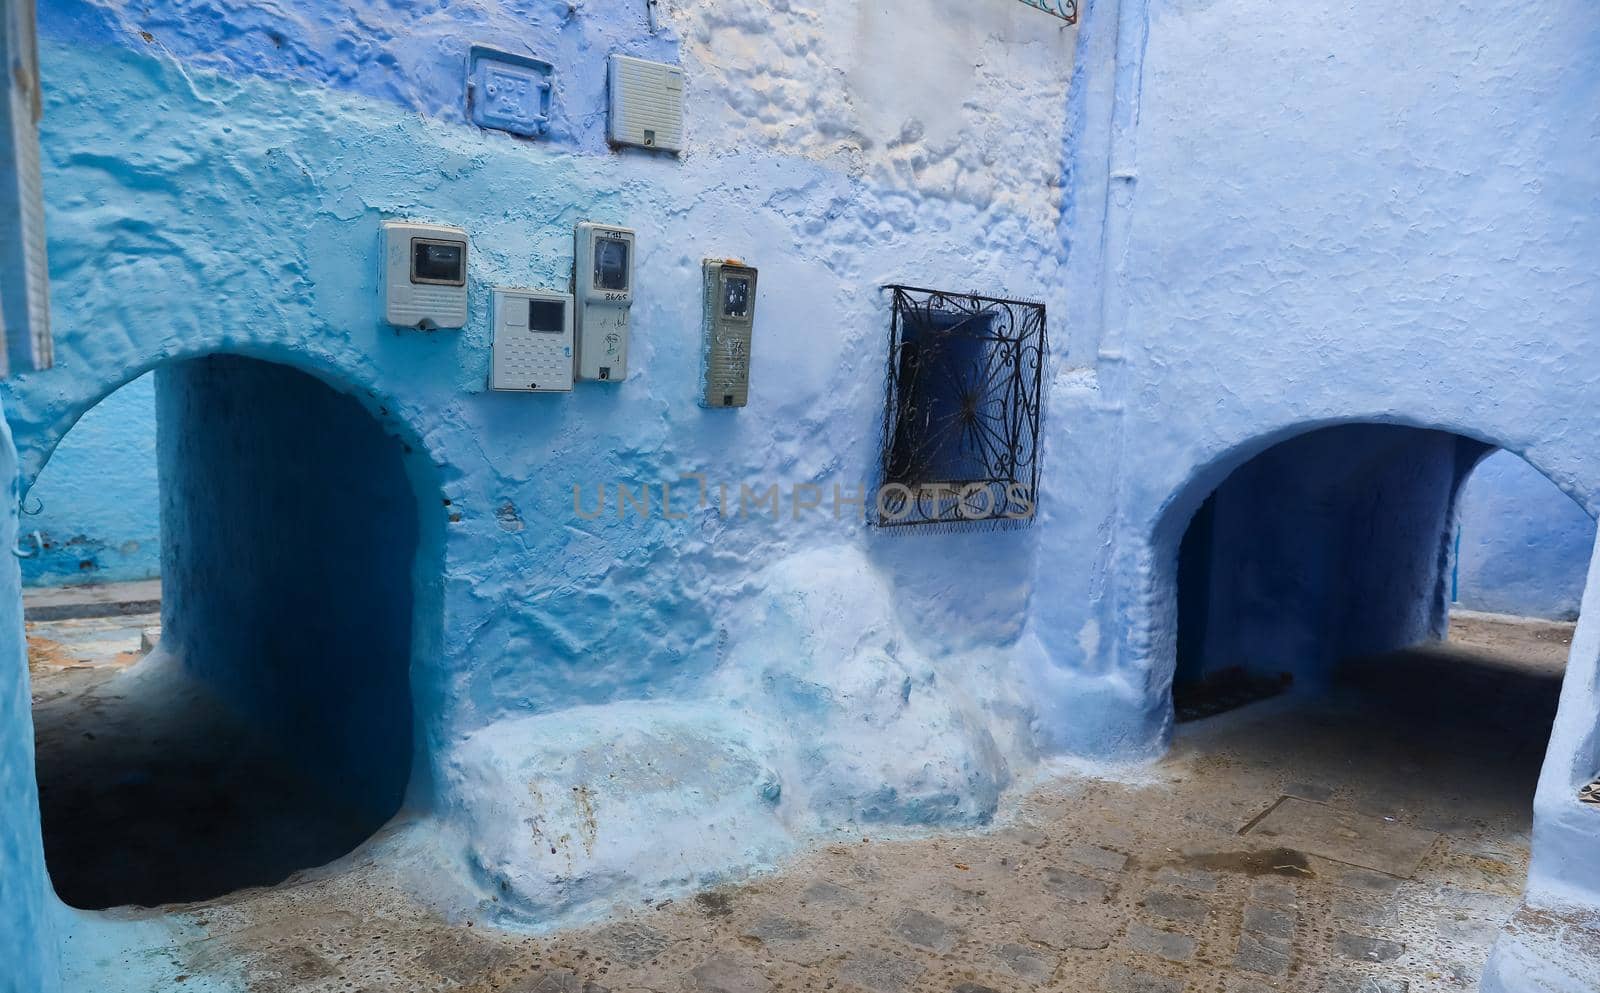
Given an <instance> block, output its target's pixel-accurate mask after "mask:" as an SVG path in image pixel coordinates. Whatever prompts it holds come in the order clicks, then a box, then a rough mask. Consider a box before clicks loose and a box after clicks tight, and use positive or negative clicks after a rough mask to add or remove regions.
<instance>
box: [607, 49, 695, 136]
mask: <svg viewBox="0 0 1600 993" xmlns="http://www.w3.org/2000/svg"><path fill="white" fill-rule="evenodd" d="M606 80H607V85H608V87H609V90H610V95H611V112H610V115H609V116H608V118H607V124H606V140H607V141H609V142H611V144H613V145H636V146H638V147H640V148H655V149H659V150H661V151H664V152H679V151H682V150H683V70H682V69H680V68H678V67H677V66H674V65H667V64H666V63H664V62H648V61H646V60H644V59H636V58H633V57H631V56H627V55H613V56H611V61H610V63H609V65H608V66H607V73H606Z"/></svg>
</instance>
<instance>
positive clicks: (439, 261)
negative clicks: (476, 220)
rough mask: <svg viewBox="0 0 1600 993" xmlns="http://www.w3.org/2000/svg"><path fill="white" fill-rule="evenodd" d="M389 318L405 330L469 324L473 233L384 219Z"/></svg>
mask: <svg viewBox="0 0 1600 993" xmlns="http://www.w3.org/2000/svg"><path fill="white" fill-rule="evenodd" d="M383 319H384V320H386V321H388V322H389V323H390V324H395V325H398V326H400V327H403V328H426V329H430V330H431V329H434V328H459V327H464V326H465V325H466V323H467V233H466V232H465V231H463V230H461V229H460V228H452V227H446V226H445V225H442V224H416V223H413V222H410V221H384V222H383Z"/></svg>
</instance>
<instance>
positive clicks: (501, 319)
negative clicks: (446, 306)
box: [489, 288, 572, 393]
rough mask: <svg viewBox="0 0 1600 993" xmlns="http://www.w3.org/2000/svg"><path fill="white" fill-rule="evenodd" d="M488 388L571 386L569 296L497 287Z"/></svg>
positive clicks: (555, 388) (557, 389)
mask: <svg viewBox="0 0 1600 993" xmlns="http://www.w3.org/2000/svg"><path fill="white" fill-rule="evenodd" d="M493 311H494V313H493V321H494V339H493V341H492V343H491V344H490V346H489V353H490V359H489V388H490V389H492V390H518V391H522V392H531V393H559V392H564V391H567V390H570V389H572V296H571V294H567V293H556V292H553V291H549V290H514V289H503V288H496V289H495V291H494V304H493Z"/></svg>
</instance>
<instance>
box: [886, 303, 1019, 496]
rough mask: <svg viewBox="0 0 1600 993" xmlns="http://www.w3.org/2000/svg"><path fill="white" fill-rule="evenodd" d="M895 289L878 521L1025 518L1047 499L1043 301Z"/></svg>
mask: <svg viewBox="0 0 1600 993" xmlns="http://www.w3.org/2000/svg"><path fill="white" fill-rule="evenodd" d="M887 289H888V290H889V291H890V292H891V293H892V294H893V295H894V299H893V305H894V314H893V323H892V325H891V331H890V346H889V370H888V389H887V400H886V407H885V410H884V440H883V446H884V447H883V465H882V479H881V480H880V483H879V491H878V501H877V508H876V510H877V514H876V518H877V523H878V525H879V526H880V527H905V526H916V525H946V524H988V525H991V526H1006V525H1014V526H1021V525H1025V524H1027V523H1028V522H1029V521H1031V520H1032V519H1033V516H1034V509H1035V507H1036V505H1037V503H1038V482H1039V469H1038V461H1037V458H1036V455H1037V446H1038V438H1039V424H1040V420H1041V418H1042V416H1043V405H1042V402H1041V398H1042V395H1043V393H1042V380H1043V374H1044V355H1045V309H1044V305H1043V304H1040V303H1028V302H1024V301H1019V300H1005V299H1001V298H997V297H985V296H979V295H976V294H970V293H944V292H941V291H938V290H926V289H918V288H916V287H910V286H898V285H895V286H889V287H887Z"/></svg>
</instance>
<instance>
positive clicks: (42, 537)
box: [22, 376, 161, 586]
mask: <svg viewBox="0 0 1600 993" xmlns="http://www.w3.org/2000/svg"><path fill="white" fill-rule="evenodd" d="M155 452H156V405H155V381H154V378H153V377H151V376H141V377H139V378H138V379H136V380H134V381H133V382H131V383H129V384H128V385H127V386H124V387H123V388H122V389H120V390H117V391H116V392H115V393H112V394H111V395H110V396H108V397H106V398H105V399H104V400H102V401H101V402H100V403H98V404H96V405H95V406H94V407H92V408H90V409H89V411H88V412H86V413H85V414H84V415H83V417H82V418H81V419H79V421H78V423H77V424H76V425H75V426H74V427H73V429H72V430H71V431H70V432H68V433H67V435H66V437H64V438H63V439H62V440H61V444H60V445H58V446H57V447H56V450H55V452H54V453H52V454H51V456H50V462H49V463H48V464H47V465H46V467H45V470H44V471H43V472H41V473H40V474H39V476H38V478H37V479H35V480H34V482H33V485H32V486H31V487H29V489H28V492H27V498H26V499H25V500H24V501H23V507H24V508H25V510H26V513H24V515H23V517H22V528H23V544H24V546H25V547H27V548H29V549H38V554H36V555H35V556H34V557H32V558H27V559H23V560H22V581H23V584H24V585H26V586H60V585H67V584H79V583H113V582H122V581H125V580H130V579H154V578H155V577H157V576H159V575H161V525H160V496H159V495H158V493H157V490H158V485H157V472H156V454H155Z"/></svg>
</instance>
